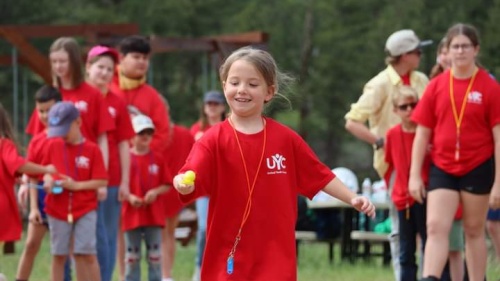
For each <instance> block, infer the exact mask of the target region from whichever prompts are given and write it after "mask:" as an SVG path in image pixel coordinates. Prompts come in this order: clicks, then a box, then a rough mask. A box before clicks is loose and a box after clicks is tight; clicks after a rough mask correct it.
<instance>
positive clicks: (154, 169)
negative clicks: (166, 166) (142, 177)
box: [148, 164, 160, 175]
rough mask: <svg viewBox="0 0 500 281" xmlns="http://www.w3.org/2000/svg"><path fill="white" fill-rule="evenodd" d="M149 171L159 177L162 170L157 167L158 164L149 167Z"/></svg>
mask: <svg viewBox="0 0 500 281" xmlns="http://www.w3.org/2000/svg"><path fill="white" fill-rule="evenodd" d="M148 170H149V173H150V174H152V175H157V174H158V171H159V170H160V167H158V165H156V164H152V165H149V168H148Z"/></svg>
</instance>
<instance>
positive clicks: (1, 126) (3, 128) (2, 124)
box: [0, 103, 17, 146]
mask: <svg viewBox="0 0 500 281" xmlns="http://www.w3.org/2000/svg"><path fill="white" fill-rule="evenodd" d="M0 138H6V139H10V140H11V141H12V142H14V143H16V146H17V141H16V135H15V133H14V128H13V127H12V123H11V121H10V117H9V114H8V112H7V110H6V109H5V108H4V107H3V105H2V104H1V103H0Z"/></svg>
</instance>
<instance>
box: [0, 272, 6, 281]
mask: <svg viewBox="0 0 500 281" xmlns="http://www.w3.org/2000/svg"><path fill="white" fill-rule="evenodd" d="M0 281H7V277H5V275H3V274H2V273H0Z"/></svg>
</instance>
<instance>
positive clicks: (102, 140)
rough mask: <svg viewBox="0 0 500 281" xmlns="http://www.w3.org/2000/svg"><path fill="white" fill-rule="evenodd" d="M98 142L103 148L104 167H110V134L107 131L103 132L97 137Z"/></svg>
mask: <svg viewBox="0 0 500 281" xmlns="http://www.w3.org/2000/svg"><path fill="white" fill-rule="evenodd" d="M97 144H98V145H99V148H100V149H101V153H102V160H104V167H106V169H108V166H109V147H108V136H107V135H106V133H102V134H100V135H99V136H98V137H97Z"/></svg>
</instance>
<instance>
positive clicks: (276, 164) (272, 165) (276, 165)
mask: <svg viewBox="0 0 500 281" xmlns="http://www.w3.org/2000/svg"><path fill="white" fill-rule="evenodd" d="M285 161H286V158H285V157H284V156H283V155H280V154H277V153H276V154H275V155H272V156H271V157H270V158H266V164H267V168H269V170H275V171H273V172H268V174H276V173H280V174H281V173H286V171H282V170H284V169H286V165H285Z"/></svg>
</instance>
